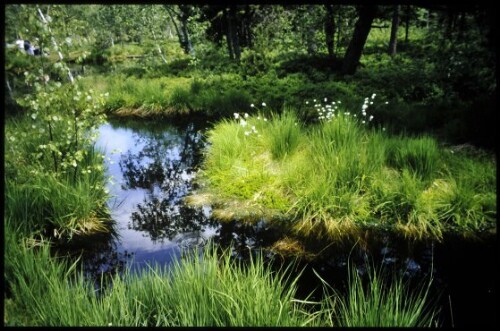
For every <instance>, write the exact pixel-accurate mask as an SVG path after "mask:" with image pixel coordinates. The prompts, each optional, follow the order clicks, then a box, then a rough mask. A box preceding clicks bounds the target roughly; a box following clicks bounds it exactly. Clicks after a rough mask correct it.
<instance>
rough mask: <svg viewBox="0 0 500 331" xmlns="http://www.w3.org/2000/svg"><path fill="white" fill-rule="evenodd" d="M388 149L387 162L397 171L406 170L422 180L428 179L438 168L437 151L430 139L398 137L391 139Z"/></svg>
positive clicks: (435, 145) (434, 142)
mask: <svg viewBox="0 0 500 331" xmlns="http://www.w3.org/2000/svg"><path fill="white" fill-rule="evenodd" d="M388 147H389V148H388V149H387V162H388V164H389V165H391V166H394V167H396V168H398V169H408V170H411V171H413V172H415V173H416V174H418V175H419V176H422V178H429V176H431V174H433V173H434V172H435V171H436V169H437V168H438V165H439V150H438V146H437V143H436V141H435V140H434V139H433V138H431V137H428V136H424V137H420V138H405V137H402V136H400V137H397V138H395V139H393V140H392V141H391V143H389V145H388Z"/></svg>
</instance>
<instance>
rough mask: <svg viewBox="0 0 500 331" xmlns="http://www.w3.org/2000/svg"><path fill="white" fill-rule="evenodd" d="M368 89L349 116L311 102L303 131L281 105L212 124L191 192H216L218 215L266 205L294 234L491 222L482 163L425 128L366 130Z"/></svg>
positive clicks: (435, 233)
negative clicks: (412, 133)
mask: <svg viewBox="0 0 500 331" xmlns="http://www.w3.org/2000/svg"><path fill="white" fill-rule="evenodd" d="M374 97H375V96H372V98H371V99H369V98H366V99H365V103H364V104H363V107H362V114H361V116H359V117H354V115H357V114H355V113H350V112H345V111H344V112H342V111H340V110H338V107H337V106H335V107H330V108H326V107H323V106H321V105H320V104H315V106H316V107H315V108H316V109H317V112H318V114H319V119H320V124H319V125H316V126H313V127H311V128H309V129H305V128H304V129H302V128H301V126H299V125H298V126H295V123H296V117H295V116H293V115H292V114H291V113H290V112H285V113H284V114H282V115H281V116H278V115H272V116H271V118H270V121H268V120H267V119H265V116H263V115H259V116H257V117H256V116H255V115H254V116H249V117H245V118H242V116H241V115H240V114H235V117H236V119H235V121H223V122H221V123H219V124H217V125H216V126H215V127H214V128H213V129H212V130H210V131H209V133H208V141H209V142H210V149H209V150H208V151H207V153H206V159H205V163H204V167H203V178H204V180H206V181H207V184H208V186H207V187H206V188H205V189H204V190H202V192H201V193H202V194H203V193H208V194H209V196H212V197H217V198H211V199H212V201H211V202H212V203H213V204H215V207H216V211H217V212H215V213H214V215H220V216H221V218H222V219H226V217H229V216H230V215H232V216H234V215H235V214H234V213H233V212H229V210H227V209H228V208H231V209H234V208H237V209H239V210H240V211H242V213H244V212H243V211H244V210H248V212H249V213H250V214H251V213H253V218H254V219H258V218H259V217H261V216H262V215H263V213H264V212H263V210H272V211H273V214H272V216H271V218H273V219H276V220H283V219H289V220H290V219H291V221H292V224H293V226H292V227H293V229H294V231H297V232H298V233H301V234H303V235H305V236H319V237H323V236H326V237H333V238H339V237H344V236H348V235H350V234H354V233H357V232H358V231H360V230H362V229H364V228H374V227H379V228H386V229H389V230H392V231H396V232H401V233H403V234H404V235H406V236H408V237H412V238H423V237H430V238H437V239H440V238H442V236H443V233H445V232H455V231H458V232H461V233H462V234H470V233H477V232H481V231H484V230H486V229H490V230H491V229H492V228H494V225H493V223H491V220H492V217H494V215H496V212H495V208H496V204H495V203H494V197H495V196H496V195H495V193H494V192H495V189H496V186H495V185H494V184H493V182H494V181H493V180H492V178H494V177H495V172H494V169H493V167H492V165H491V163H490V161H487V160H476V158H475V157H469V156H464V159H460V158H453V157H450V156H448V155H449V153H450V152H449V151H448V150H446V149H444V148H442V147H439V146H438V144H437V142H436V141H435V140H434V139H433V138H431V137H429V136H422V137H419V138H409V137H406V136H401V135H400V136H398V137H392V138H391V137H388V136H387V135H386V134H385V133H384V131H383V130H380V129H368V128H367V126H369V125H370V123H371V121H370V119H372V117H371V116H373V115H368V112H369V111H371V110H370V107H369V106H368V105H369V104H370V102H371V101H369V100H373V99H374ZM332 104H335V103H333V102H332ZM336 104H338V102H337V103H336ZM322 109H325V110H322ZM327 109H330V110H327ZM451 155H453V154H451ZM466 169H467V170H466ZM469 173H480V174H482V175H478V176H477V177H476V176H472V175H470V174H469ZM471 176H472V177H471ZM479 176H482V177H483V178H489V179H488V180H487V181H484V180H483V181H482V182H481V181H479ZM480 183H482V184H480ZM486 183H488V184H486ZM267 197H273V198H272V199H269V198H267ZM209 200H210V198H209ZM193 201H194V200H193ZM250 210H251V212H250ZM256 210H257V211H256ZM259 210H260V211H259ZM268 216H269V215H268Z"/></svg>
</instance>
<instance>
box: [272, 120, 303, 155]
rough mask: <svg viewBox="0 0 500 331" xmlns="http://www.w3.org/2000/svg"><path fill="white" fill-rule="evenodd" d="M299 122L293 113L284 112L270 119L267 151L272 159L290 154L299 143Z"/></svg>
mask: <svg viewBox="0 0 500 331" xmlns="http://www.w3.org/2000/svg"><path fill="white" fill-rule="evenodd" d="M298 122H299V120H298V119H297V117H296V115H295V113H293V112H291V111H285V112H284V113H283V114H281V115H275V116H273V117H272V121H271V125H270V127H269V129H268V130H269V133H270V134H269V138H270V141H269V150H270V151H271V155H272V157H273V158H274V159H277V160H279V159H282V158H283V157H285V156H286V155H289V154H291V153H292V152H293V151H294V150H295V149H296V148H297V146H298V144H299V141H300V131H301V130H300V126H299V123H298Z"/></svg>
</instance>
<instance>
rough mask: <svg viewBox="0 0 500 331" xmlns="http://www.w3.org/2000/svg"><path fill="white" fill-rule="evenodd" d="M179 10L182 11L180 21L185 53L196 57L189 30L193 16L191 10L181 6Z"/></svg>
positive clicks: (186, 6)
mask: <svg viewBox="0 0 500 331" xmlns="http://www.w3.org/2000/svg"><path fill="white" fill-rule="evenodd" d="M179 9H180V10H181V14H180V21H181V33H182V39H183V43H184V52H185V53H186V54H191V56H195V53H194V48H193V45H192V43H191V39H190V38H189V30H188V19H189V17H190V16H191V9H190V8H189V6H188V5H179Z"/></svg>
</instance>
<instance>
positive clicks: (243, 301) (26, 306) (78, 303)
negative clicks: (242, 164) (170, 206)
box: [6, 228, 324, 327]
mask: <svg viewBox="0 0 500 331" xmlns="http://www.w3.org/2000/svg"><path fill="white" fill-rule="evenodd" d="M7 231H8V233H9V240H8V242H7V244H8V245H7V251H6V254H7V257H8V261H9V262H8V263H7V265H6V272H7V277H6V280H8V281H9V286H10V287H11V292H12V295H13V298H14V299H13V300H14V301H13V302H10V304H9V306H8V307H7V311H6V323H7V325H13V324H15V323H16V322H17V323H19V324H21V325H24V326H28V325H31V326H35V325H45V326H47V325H65V326H72V325H73V326H124V325H127V326H131V325H133V326H205V327H206V326H281V325H282V326H305V325H317V324H320V323H324V322H321V321H318V320H316V319H314V318H312V317H311V316H310V315H309V314H308V313H307V312H306V305H305V304H303V303H300V302H298V301H296V300H294V296H295V292H296V282H297V277H298V276H294V278H293V279H290V280H289V281H287V279H286V278H285V272H280V273H274V272H273V271H271V269H270V268H269V267H268V266H265V264H264V261H263V257H262V255H258V256H257V257H256V258H254V259H252V260H251V261H250V263H249V264H248V265H243V264H242V263H241V262H238V261H232V260H231V255H230V254H229V252H228V251H226V252H225V253H223V254H222V256H221V257H219V256H218V254H217V252H216V251H215V249H213V248H210V247H207V248H206V249H205V250H204V254H203V257H202V256H200V255H199V254H192V255H187V256H185V257H184V258H183V259H182V260H181V261H177V260H176V262H174V265H173V266H171V267H170V269H168V270H165V269H161V268H159V267H158V266H153V267H151V269H149V270H147V271H145V272H144V273H143V274H141V275H136V274H134V275H133V274H130V273H126V274H125V275H124V276H123V277H120V276H118V275H116V276H114V277H113V280H112V283H111V285H110V287H108V288H107V289H106V290H105V291H104V293H103V294H102V295H101V296H99V294H97V293H96V292H95V291H94V288H93V284H92V283H91V282H89V281H86V280H84V277H83V274H81V273H76V274H75V264H73V265H71V266H70V265H68V264H67V263H66V262H64V260H62V261H57V260H56V259H55V258H52V257H51V256H50V250H49V246H47V245H42V247H40V248H39V249H37V250H36V251H35V250H34V249H33V248H29V247H28V246H27V245H26V244H25V243H23V242H21V243H20V242H18V237H16V235H15V234H14V233H13V232H14V230H12V229H10V228H7ZM35 261H36V262H35ZM16 313H17V314H16ZM20 313H23V314H22V315H19V314H20ZM20 316H26V320H22V321H16V318H18V319H19V317H20Z"/></svg>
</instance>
